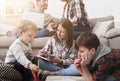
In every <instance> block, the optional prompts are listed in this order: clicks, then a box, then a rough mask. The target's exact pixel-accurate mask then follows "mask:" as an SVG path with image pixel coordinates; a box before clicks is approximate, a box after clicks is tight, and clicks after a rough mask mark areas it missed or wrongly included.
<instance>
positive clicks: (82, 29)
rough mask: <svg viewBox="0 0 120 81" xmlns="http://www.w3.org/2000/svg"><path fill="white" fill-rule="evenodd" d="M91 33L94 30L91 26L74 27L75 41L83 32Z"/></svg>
mask: <svg viewBox="0 0 120 81" xmlns="http://www.w3.org/2000/svg"><path fill="white" fill-rule="evenodd" d="M85 31H88V32H91V31H92V29H91V27H90V26H74V27H73V36H74V40H76V39H77V37H78V36H79V35H80V34H81V33H82V32H85Z"/></svg>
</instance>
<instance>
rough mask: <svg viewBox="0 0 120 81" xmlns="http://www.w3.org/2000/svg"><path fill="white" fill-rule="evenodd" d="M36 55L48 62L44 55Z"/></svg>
mask: <svg viewBox="0 0 120 81" xmlns="http://www.w3.org/2000/svg"><path fill="white" fill-rule="evenodd" d="M37 57H40V58H41V59H43V60H45V61H48V62H49V60H48V59H47V58H46V57H43V56H40V55H37Z"/></svg>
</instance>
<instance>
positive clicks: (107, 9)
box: [48, 0, 120, 22]
mask: <svg viewBox="0 0 120 81" xmlns="http://www.w3.org/2000/svg"><path fill="white" fill-rule="evenodd" d="M48 1H49V7H48V12H50V13H51V15H53V16H55V17H59V18H60V17H61V16H62V12H63V5H64V3H63V2H60V0H48ZM83 1H84V3H85V7H86V11H87V13H88V17H89V18H95V17H102V16H108V15H113V16H114V17H115V21H116V22H120V6H119V5H120V0H83Z"/></svg>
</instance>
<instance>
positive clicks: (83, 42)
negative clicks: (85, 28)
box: [75, 32, 100, 50]
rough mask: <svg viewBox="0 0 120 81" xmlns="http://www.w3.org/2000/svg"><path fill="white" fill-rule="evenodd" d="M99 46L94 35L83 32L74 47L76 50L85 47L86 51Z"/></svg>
mask: <svg viewBox="0 0 120 81" xmlns="http://www.w3.org/2000/svg"><path fill="white" fill-rule="evenodd" d="M99 45H100V41H99V39H98V37H97V36H96V34H94V33H91V32H83V33H81V34H80V35H79V37H78V38H77V40H76V43H75V47H76V49H77V50H78V49H79V47H80V46H83V47H86V48H88V49H92V48H95V49H97V47H98V46H99Z"/></svg>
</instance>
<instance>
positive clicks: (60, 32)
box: [57, 24, 66, 40]
mask: <svg viewBox="0 0 120 81" xmlns="http://www.w3.org/2000/svg"><path fill="white" fill-rule="evenodd" d="M57 37H58V39H59V40H64V39H66V30H65V28H63V27H62V26H61V24H59V25H58V28H57Z"/></svg>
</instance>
